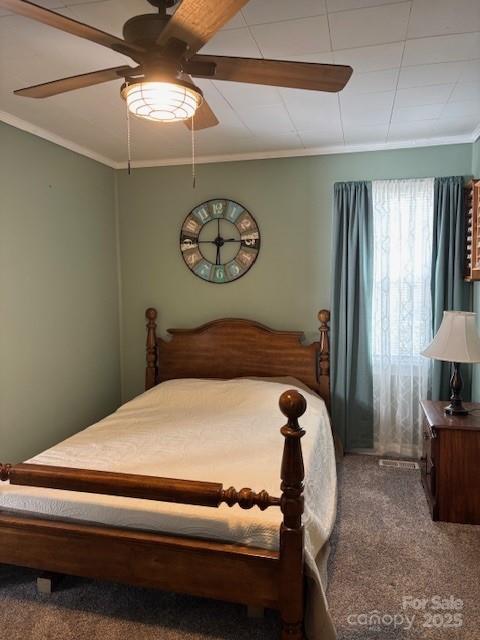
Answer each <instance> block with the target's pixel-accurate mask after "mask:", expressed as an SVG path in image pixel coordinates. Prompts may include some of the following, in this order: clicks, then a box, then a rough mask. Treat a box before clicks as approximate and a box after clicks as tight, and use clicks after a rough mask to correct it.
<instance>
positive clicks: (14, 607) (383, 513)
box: [0, 456, 480, 640]
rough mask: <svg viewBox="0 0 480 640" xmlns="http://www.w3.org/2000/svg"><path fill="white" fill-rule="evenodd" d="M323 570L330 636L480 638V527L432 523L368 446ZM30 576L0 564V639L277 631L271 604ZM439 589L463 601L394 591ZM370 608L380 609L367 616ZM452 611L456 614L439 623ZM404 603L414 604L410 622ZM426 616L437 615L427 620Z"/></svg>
mask: <svg viewBox="0 0 480 640" xmlns="http://www.w3.org/2000/svg"><path fill="white" fill-rule="evenodd" d="M330 576H331V577H330V586H329V602H330V606H331V610H332V615H333V618H334V620H335V624H336V626H337V629H338V637H339V639H340V640H347V639H348V640H370V639H372V638H373V639H376V638H378V639H379V640H380V639H381V640H389V639H390V638H395V639H399V640H404V639H406V640H409V639H410V638H412V639H413V638H428V639H430V638H432V639H435V640H443V638H452V639H453V638H455V639H457V638H458V639H460V640H479V638H480V527H468V526H458V525H446V524H439V523H432V522H431V520H430V519H429V516H428V513H427V508H426V503H425V499H424V497H423V494H422V490H421V487H420V483H419V478H418V472H411V471H397V470H385V469H382V468H379V467H378V464H377V460H376V459H375V458H371V457H367V456H347V457H346V458H345V462H344V465H343V467H342V469H341V470H340V502H339V518H338V520H337V527H336V530H335V534H334V537H333V552H332V557H331V573H330ZM34 577H35V576H34V574H33V573H32V572H30V571H27V570H23V569H16V568H13V567H5V566H3V567H0V637H1V638H2V639H3V638H5V639H8V640H92V639H99V640H117V639H118V640H125V639H128V640H154V639H155V640H160V639H161V640H214V639H216V638H218V639H225V640H243V639H245V640H257V639H259V640H260V639H262V640H270V639H271V640H273V639H275V640H277V639H278V622H277V618H276V615H275V614H273V613H270V612H269V613H267V615H266V617H265V618H264V619H263V620H249V619H248V618H247V617H246V614H245V609H244V608H243V607H240V606H234V605H229V604H225V603H220V602H212V601H207V600H201V599H198V598H192V597H188V596H177V595H173V594H168V593H161V592H155V591H151V590H145V589H135V588H130V587H124V586H120V585H112V584H107V583H94V582H91V581H88V580H82V579H78V578H66V579H64V581H63V582H62V583H61V585H60V587H59V590H58V591H57V592H56V593H54V594H53V595H52V596H51V597H40V596H38V595H37V593H36V590H35V584H34ZM437 595H438V596H440V597H442V598H448V597H450V596H453V597H454V598H455V599H456V600H462V601H463V608H462V609H461V610H458V611H457V610H443V611H440V616H441V617H440V618H439V617H438V615H439V613H438V612H435V611H433V610H432V609H431V608H430V601H429V603H428V604H426V605H425V607H426V608H425V609H422V610H417V611H415V610H404V609H402V598H403V597H412V598H426V599H428V600H429V599H431V598H432V597H434V596H437ZM457 604H458V603H457ZM373 611H377V612H378V613H379V615H380V616H381V618H383V619H381V620H380V624H377V625H374V626H372V625H370V624H368V623H369V622H370V621H371V620H370V618H371V616H370V615H369V614H371V613H372V612H373ZM434 613H436V614H437V617H436V618H433V614H434ZM454 613H460V614H461V615H462V620H461V622H462V626H461V627H459V628H445V627H444V625H445V624H448V622H449V621H450V618H448V616H447V614H450V615H453V614H454ZM365 614H367V615H365ZM405 614H408V616H409V619H410V620H411V615H412V614H415V620H414V621H413V622H412V624H411V628H410V629H406V628H405V627H406V626H407V625H408V624H409V622H408V621H407V620H406V619H405V617H404V616H405ZM427 614H430V618H429V617H428V616H427ZM400 616H403V617H402V618H400ZM372 621H373V622H375V620H372ZM429 621H430V622H431V623H432V624H437V625H438V624H440V623H441V625H442V627H441V628H428V627H425V626H424V624H425V623H427V624H428V622H429ZM451 622H452V624H456V623H455V622H454V620H453V618H452V620H451ZM395 623H396V626H395Z"/></svg>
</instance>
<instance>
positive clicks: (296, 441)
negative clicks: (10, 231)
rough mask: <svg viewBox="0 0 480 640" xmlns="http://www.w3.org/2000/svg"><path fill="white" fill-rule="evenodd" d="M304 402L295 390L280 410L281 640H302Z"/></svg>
mask: <svg viewBox="0 0 480 640" xmlns="http://www.w3.org/2000/svg"><path fill="white" fill-rule="evenodd" d="M306 408H307V403H306V400H305V398H304V397H303V396H302V395H301V394H300V393H298V391H295V390H289V391H285V392H284V393H282V395H281V396H280V410H281V412H282V413H283V415H284V416H286V417H287V418H288V422H287V424H286V425H285V426H284V427H282V429H281V433H282V435H283V436H284V438H285V445H284V449H283V458H282V470H281V478H282V484H281V489H282V497H281V503H280V504H281V509H282V513H283V523H282V525H281V527H280V616H281V620H282V640H302V638H303V637H304V635H303V617H304V570H303V563H304V531H303V525H302V514H303V478H304V476H305V471H304V467H303V456H302V443H301V438H302V437H303V436H304V435H305V431H304V430H303V429H301V428H300V426H299V424H298V418H299V417H300V416H301V415H303V414H304V413H305V410H306Z"/></svg>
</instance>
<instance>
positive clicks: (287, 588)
mask: <svg viewBox="0 0 480 640" xmlns="http://www.w3.org/2000/svg"><path fill="white" fill-rule="evenodd" d="M279 404H280V409H281V411H282V413H283V414H284V415H285V416H286V417H287V424H286V425H285V426H283V427H282V429H281V433H282V435H283V437H284V438H285V443H284V450H283V457H282V466H281V474H280V475H281V480H282V483H281V492H282V493H281V497H275V496H270V495H269V494H268V493H267V492H266V491H265V490H262V491H260V492H258V493H256V492H255V491H254V490H252V489H250V488H249V487H245V488H243V489H240V490H238V491H237V490H236V489H235V488H234V487H230V488H228V489H224V487H223V485H222V484H220V483H215V482H199V481H192V480H179V479H173V478H157V477H153V476H142V475H132V474H123V473H111V472H106V471H92V470H88V469H74V468H67V467H54V466H45V465H34V464H18V465H9V464H0V480H2V481H6V480H9V481H10V483H11V484H14V485H23V486H33V487H45V488H52V489H62V490H67V491H81V492H87V493H96V494H107V495H117V496H125V497H133V498H142V499H147V500H159V501H163V502H177V503H182V504H194V505H202V506H205V507H213V508H215V507H219V506H220V505H221V504H223V503H225V504H227V505H228V506H229V507H233V506H234V505H238V506H239V507H241V508H242V509H251V508H253V507H258V508H259V509H260V510H264V509H268V508H271V507H279V508H280V509H281V511H282V514H283V522H282V525H281V528H280V545H279V551H278V552H276V551H266V550H262V549H253V548H250V547H244V546H240V545H233V544H226V543H222V542H216V541H211V540H200V539H193V538H185V537H182V536H176V535H173V536H172V535H165V534H159V533H148V532H142V531H134V530H125V529H120V528H114V527H106V526H101V525H90V524H83V523H77V522H75V523H73V522H65V521H61V520H47V519H42V518H39V517H32V516H23V515H19V514H18V513H17V514H12V513H8V512H5V511H3V512H2V511H1V510H0V562H1V563H7V564H14V565H15V564H16V565H20V566H27V567H32V568H37V569H41V570H45V571H53V572H57V573H65V574H72V575H80V576H86V577H92V578H97V579H106V580H116V581H119V582H127V583H132V584H137V585H144V586H151V587H159V588H163V589H168V590H171V591H178V592H181V593H191V594H193V595H200V596H207V597H211V598H219V599H223V600H230V601H232V602H240V603H244V604H247V605H251V606H254V607H270V608H274V609H278V610H279V611H280V616H281V620H282V640H301V639H302V638H303V618H304V567H303V565H304V530H303V525H302V514H303V507H304V504H303V479H304V467H303V458H302V447H301V438H302V437H303V435H304V434H305V432H304V431H303V429H301V428H300V426H299V424H298V419H299V417H300V416H301V415H302V414H303V413H304V412H305V410H306V401H305V398H304V397H303V396H302V395H301V394H300V393H298V391H296V390H289V391H285V392H284V393H283V394H282V395H281V397H280V402H279Z"/></svg>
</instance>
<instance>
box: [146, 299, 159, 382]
mask: <svg viewBox="0 0 480 640" xmlns="http://www.w3.org/2000/svg"><path fill="white" fill-rule="evenodd" d="M145 317H146V318H147V320H148V322H147V345H146V351H147V368H146V371H145V391H148V389H151V388H152V387H154V386H155V385H156V384H157V382H156V380H157V378H158V366H157V322H156V320H157V310H156V309H153V308H150V309H147V310H146V311H145Z"/></svg>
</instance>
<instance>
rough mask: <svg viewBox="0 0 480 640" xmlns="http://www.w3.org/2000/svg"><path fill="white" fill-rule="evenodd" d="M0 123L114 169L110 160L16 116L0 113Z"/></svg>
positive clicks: (113, 164)
mask: <svg viewBox="0 0 480 640" xmlns="http://www.w3.org/2000/svg"><path fill="white" fill-rule="evenodd" d="M0 121H1V122H4V123H5V124H9V125H11V126H12V127H15V128H16V129H21V130H22V131H26V132H27V133H31V134H33V135H34V136H37V137H38V138H43V140H48V142H53V144H56V145H58V146H59V147H64V148H65V149H69V151H73V152H74V153H78V154H79V155H81V156H86V157H87V158H90V159H91V160H96V161H97V162H100V163H101V164H105V165H107V167H111V168H112V169H115V168H116V166H115V164H116V163H115V161H114V160H111V159H110V158H106V157H105V156H102V155H100V154H99V153H96V152H95V151H92V150H91V149H88V148H87V147H82V146H81V145H79V144H77V143H76V142H72V141H71V140H67V139H66V138H62V136H58V135H57V134H56V133H53V132H52V131H47V129H42V128H41V127H37V125H35V124H32V123H31V122H27V121H26V120H22V119H21V118H17V116H12V114H10V113H7V112H6V111H0Z"/></svg>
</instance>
